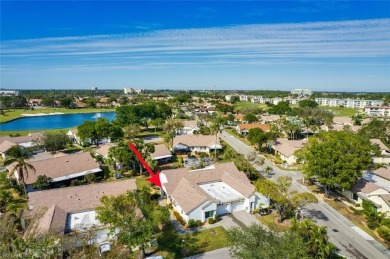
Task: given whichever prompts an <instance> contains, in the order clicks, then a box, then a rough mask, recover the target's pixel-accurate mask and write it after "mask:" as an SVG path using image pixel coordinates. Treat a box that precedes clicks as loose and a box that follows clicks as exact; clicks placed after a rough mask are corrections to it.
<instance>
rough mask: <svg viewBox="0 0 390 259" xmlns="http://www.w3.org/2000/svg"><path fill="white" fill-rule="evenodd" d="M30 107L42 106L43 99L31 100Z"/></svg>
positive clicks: (29, 101)
mask: <svg viewBox="0 0 390 259" xmlns="http://www.w3.org/2000/svg"><path fill="white" fill-rule="evenodd" d="M28 105H29V106H31V107H34V106H42V99H29V100H28Z"/></svg>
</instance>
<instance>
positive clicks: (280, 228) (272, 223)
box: [257, 212, 291, 232]
mask: <svg viewBox="0 0 390 259" xmlns="http://www.w3.org/2000/svg"><path fill="white" fill-rule="evenodd" d="M257 219H258V220H259V221H260V222H261V223H262V224H264V225H266V226H267V227H268V228H269V229H271V230H273V231H276V232H284V231H287V230H289V229H290V228H291V226H290V223H289V221H287V220H285V221H284V222H282V223H281V224H279V223H277V220H278V214H277V213H276V212H274V213H272V214H269V215H265V216H258V217H257Z"/></svg>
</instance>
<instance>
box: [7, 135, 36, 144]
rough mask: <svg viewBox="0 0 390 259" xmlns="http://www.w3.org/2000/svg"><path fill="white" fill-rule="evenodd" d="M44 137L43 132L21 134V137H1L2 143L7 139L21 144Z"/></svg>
mask: <svg viewBox="0 0 390 259" xmlns="http://www.w3.org/2000/svg"><path fill="white" fill-rule="evenodd" d="M42 137H43V133H42V132H34V133H29V134H28V135H27V136H19V137H9V136H4V137H0V143H2V142H3V141H5V140H8V141H10V142H14V143H16V144H21V143H27V142H32V141H34V140H37V139H39V138H42Z"/></svg>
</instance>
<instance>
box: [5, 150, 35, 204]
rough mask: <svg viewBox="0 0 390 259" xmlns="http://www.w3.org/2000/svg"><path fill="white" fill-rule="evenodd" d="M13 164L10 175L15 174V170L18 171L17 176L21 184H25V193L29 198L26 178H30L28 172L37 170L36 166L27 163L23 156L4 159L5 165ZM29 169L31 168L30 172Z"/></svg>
mask: <svg viewBox="0 0 390 259" xmlns="http://www.w3.org/2000/svg"><path fill="white" fill-rule="evenodd" d="M11 164H13V166H12V169H11V170H10V172H9V175H12V174H14V172H15V171H16V172H17V177H18V179H17V180H18V182H19V184H22V185H23V188H24V193H25V195H26V199H27V198H28V197H27V189H26V183H25V179H27V178H28V174H29V173H30V172H32V173H34V174H35V172H36V170H35V168H34V166H33V165H31V164H29V163H27V162H26V161H25V160H24V158H23V157H18V158H13V157H10V158H7V159H6V160H5V161H4V165H11ZM29 170H30V172H29Z"/></svg>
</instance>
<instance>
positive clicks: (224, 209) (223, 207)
mask: <svg viewBox="0 0 390 259" xmlns="http://www.w3.org/2000/svg"><path fill="white" fill-rule="evenodd" d="M228 213H230V204H220V205H218V206H217V214H218V215H225V214H228Z"/></svg>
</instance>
